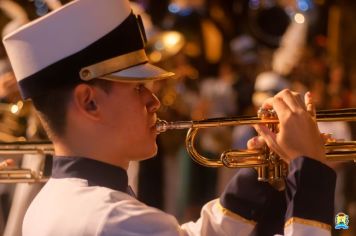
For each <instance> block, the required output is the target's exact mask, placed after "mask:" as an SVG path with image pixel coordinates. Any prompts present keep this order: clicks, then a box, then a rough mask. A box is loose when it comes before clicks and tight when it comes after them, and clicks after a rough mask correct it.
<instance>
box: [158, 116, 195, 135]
mask: <svg viewBox="0 0 356 236" xmlns="http://www.w3.org/2000/svg"><path fill="white" fill-rule="evenodd" d="M192 127H193V122H192V121H176V122H167V121H165V120H159V119H158V120H157V122H156V130H157V133H158V134H160V133H163V132H166V131H167V130H169V129H189V128H192Z"/></svg>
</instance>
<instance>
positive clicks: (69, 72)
mask: <svg viewBox="0 0 356 236" xmlns="http://www.w3.org/2000/svg"><path fill="white" fill-rule="evenodd" d="M145 41H146V40H145V31H144V28H143V25H142V21H141V20H140V17H139V16H138V17H137V16H136V15H134V14H133V12H132V10H131V7H130V3H129V1H128V0H75V1H72V2H70V3H68V4H67V5H64V6H63V7H61V8H59V9H57V10H55V11H53V12H51V13H49V14H47V15H45V16H43V17H41V18H39V19H37V20H35V21H33V22H30V23H29V24H27V25H24V26H23V27H21V28H19V29H18V30H16V31H15V32H13V33H11V34H9V35H7V36H5V37H4V39H3V42H4V45H5V48H6V51H7V54H8V57H9V59H10V62H11V64H12V68H13V70H14V73H15V76H16V79H17V81H18V84H19V88H20V92H21V95H22V97H23V98H24V99H28V98H31V97H34V96H38V95H41V94H43V93H44V91H46V90H48V89H55V88H56V87H58V86H61V85H63V84H70V83H78V82H80V81H89V80H91V79H95V78H103V79H107V80H113V81H121V82H139V81H150V80H157V79H164V78H168V77H172V76H173V75H174V73H171V72H167V71H164V70H163V69H161V68H158V67H156V66H154V65H151V64H149V63H148V59H147V56H146V53H145V51H144V46H145Z"/></svg>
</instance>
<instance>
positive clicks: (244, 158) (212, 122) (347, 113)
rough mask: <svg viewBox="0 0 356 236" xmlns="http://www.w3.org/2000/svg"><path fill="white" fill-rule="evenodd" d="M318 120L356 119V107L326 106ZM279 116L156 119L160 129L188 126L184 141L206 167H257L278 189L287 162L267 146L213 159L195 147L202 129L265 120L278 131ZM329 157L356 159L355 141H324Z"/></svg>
mask: <svg viewBox="0 0 356 236" xmlns="http://www.w3.org/2000/svg"><path fill="white" fill-rule="evenodd" d="M316 121H317V122H332V121H356V108H352V109H338V110H324V111H319V112H317V113H316ZM278 123H279V121H278V119H277V117H276V114H275V113H274V112H273V111H271V110H260V111H259V114H258V116H256V117H254V116H241V117H232V118H213V119H206V120H198V121H177V122H167V121H163V120H159V121H158V122H157V132H158V133H161V132H165V131H167V130H169V129H189V130H188V133H187V136H186V140H185V144H186V148H187V151H188V153H189V154H190V156H191V157H192V159H193V160H194V161H196V162H197V163H199V164H201V165H203V166H207V167H220V166H226V167H229V168H249V167H255V168H256V169H257V172H258V180H260V181H266V182H269V183H271V184H272V185H273V186H274V187H276V188H277V189H283V183H284V181H283V177H284V176H286V175H287V170H288V168H287V167H288V166H287V164H286V163H285V162H284V161H283V160H282V159H281V158H280V157H279V156H278V155H277V154H276V153H274V152H273V151H272V150H270V149H269V148H268V147H267V146H266V147H264V148H263V149H262V150H228V151H225V152H223V153H222V154H221V156H220V157H219V158H216V159H211V158H206V157H204V156H203V155H201V154H200V153H199V152H198V151H197V150H196V148H195V137H196V135H197V132H198V130H199V129H204V128H213V127H223V126H237V125H254V124H265V125H267V126H268V127H269V128H270V129H271V130H272V131H274V132H278ZM325 149H326V158H327V159H328V160H330V161H355V162H356V141H335V142H327V143H326V144H325Z"/></svg>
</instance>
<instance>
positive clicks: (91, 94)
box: [73, 84, 99, 120]
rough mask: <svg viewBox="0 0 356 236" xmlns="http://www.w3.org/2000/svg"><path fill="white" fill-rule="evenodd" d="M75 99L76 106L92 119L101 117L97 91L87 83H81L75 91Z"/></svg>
mask: <svg viewBox="0 0 356 236" xmlns="http://www.w3.org/2000/svg"><path fill="white" fill-rule="evenodd" d="M73 100H74V104H75V106H76V108H77V109H78V110H79V112H81V113H82V114H84V115H85V116H87V117H88V118H90V119H95V120H98V119H99V107H98V105H97V91H96V89H95V88H94V87H92V86H90V85H87V84H79V85H77V86H76V87H75V89H74V92H73Z"/></svg>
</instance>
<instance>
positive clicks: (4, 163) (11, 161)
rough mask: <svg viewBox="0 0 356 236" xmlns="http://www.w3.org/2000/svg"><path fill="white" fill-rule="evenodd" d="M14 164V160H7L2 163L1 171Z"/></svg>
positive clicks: (0, 164)
mask: <svg viewBox="0 0 356 236" xmlns="http://www.w3.org/2000/svg"><path fill="white" fill-rule="evenodd" d="M14 164H15V163H14V160H13V159H6V160H4V161H0V170H4V169H6V168H7V167H9V166H13V165H14Z"/></svg>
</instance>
